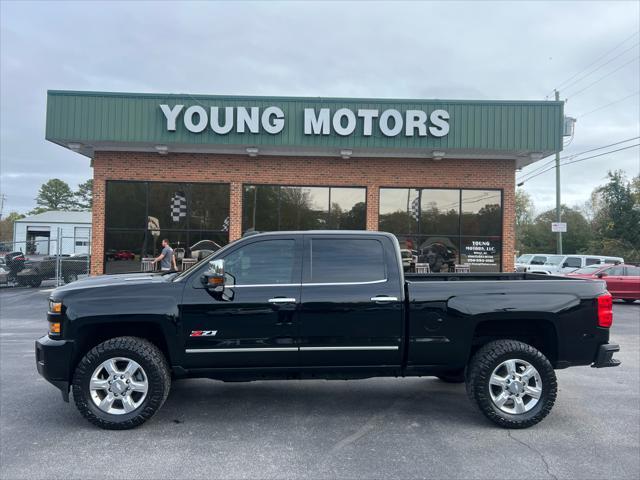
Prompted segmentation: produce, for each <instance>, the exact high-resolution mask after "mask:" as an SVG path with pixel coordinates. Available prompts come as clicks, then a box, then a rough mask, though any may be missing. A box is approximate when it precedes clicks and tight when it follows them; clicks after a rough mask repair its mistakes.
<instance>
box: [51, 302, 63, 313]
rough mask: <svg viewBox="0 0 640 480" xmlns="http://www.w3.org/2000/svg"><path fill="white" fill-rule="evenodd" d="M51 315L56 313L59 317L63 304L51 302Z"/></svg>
mask: <svg viewBox="0 0 640 480" xmlns="http://www.w3.org/2000/svg"><path fill="white" fill-rule="evenodd" d="M49 313H55V314H56V315H59V314H61V313H62V302H54V301H53V300H49Z"/></svg>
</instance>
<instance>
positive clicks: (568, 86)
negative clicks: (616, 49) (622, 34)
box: [562, 42, 640, 90]
mask: <svg viewBox="0 0 640 480" xmlns="http://www.w3.org/2000/svg"><path fill="white" fill-rule="evenodd" d="M638 45H640V42H638V43H634V44H633V45H631V46H630V47H629V48H627V49H626V50H623V51H622V52H620V53H619V54H618V55H616V56H615V57H613V58H610V59H609V60H607V61H606V62H604V63H603V64H602V65H600V66H598V67H597V68H595V69H594V70H591V71H590V72H588V73H587V74H586V75H583V76H582V77H580V78H578V79H577V80H575V81H573V82H570V83H569V84H567V85H565V86H564V87H562V89H563V90H566V89H567V88H571V86H572V85H575V84H576V83H579V82H581V81H582V80H584V79H585V78H587V77H588V76H589V75H593V74H594V73H596V72H597V71H598V70H600V69H601V68H602V67H605V66H607V65H609V64H610V63H611V62H613V61H614V60H616V59H618V58H620V57H621V56H622V55H624V54H625V53H627V52H628V51H629V50H631V49H633V48H636V47H637V46H638Z"/></svg>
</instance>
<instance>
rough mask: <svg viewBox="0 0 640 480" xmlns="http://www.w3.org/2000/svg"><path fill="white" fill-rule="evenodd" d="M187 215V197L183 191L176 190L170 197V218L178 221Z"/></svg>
mask: <svg viewBox="0 0 640 480" xmlns="http://www.w3.org/2000/svg"><path fill="white" fill-rule="evenodd" d="M186 216H187V197H186V196H185V195H184V192H176V193H174V194H173V196H172V197H171V220H173V221H174V222H179V221H180V220H181V219H182V218H185V217H186Z"/></svg>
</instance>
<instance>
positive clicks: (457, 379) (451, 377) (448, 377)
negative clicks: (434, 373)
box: [438, 370, 465, 383]
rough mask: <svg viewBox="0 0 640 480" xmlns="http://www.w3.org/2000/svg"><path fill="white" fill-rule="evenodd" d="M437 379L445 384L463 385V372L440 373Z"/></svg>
mask: <svg viewBox="0 0 640 480" xmlns="http://www.w3.org/2000/svg"><path fill="white" fill-rule="evenodd" d="M438 379H439V380H442V381H443V382H445V383H464V381H465V376H464V370H461V371H459V372H447V373H442V374H440V375H438Z"/></svg>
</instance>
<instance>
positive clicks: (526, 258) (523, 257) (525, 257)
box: [516, 255, 533, 263]
mask: <svg viewBox="0 0 640 480" xmlns="http://www.w3.org/2000/svg"><path fill="white" fill-rule="evenodd" d="M532 258H533V255H520V256H519V257H518V258H517V259H516V263H529V261H531V259H532Z"/></svg>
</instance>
